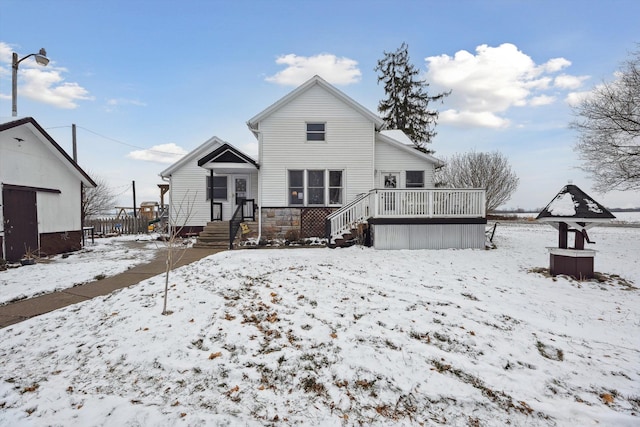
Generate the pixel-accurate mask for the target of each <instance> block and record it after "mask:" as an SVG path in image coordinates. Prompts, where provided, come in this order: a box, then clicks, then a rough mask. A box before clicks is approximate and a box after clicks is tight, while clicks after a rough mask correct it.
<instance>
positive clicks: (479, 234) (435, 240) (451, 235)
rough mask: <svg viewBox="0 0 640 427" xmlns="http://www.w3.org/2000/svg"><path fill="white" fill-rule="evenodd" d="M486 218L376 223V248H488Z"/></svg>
mask: <svg viewBox="0 0 640 427" xmlns="http://www.w3.org/2000/svg"><path fill="white" fill-rule="evenodd" d="M486 223H487V221H486V219H484V218H478V219H475V218H472V219H470V218H465V219H464V220H461V219H457V218H451V219H450V218H445V219H440V220H438V221H435V220H431V221H425V220H421V221H418V220H413V221H407V219H403V220H401V219H397V220H396V221H395V223H392V222H391V221H390V219H389V218H386V219H385V220H384V221H380V220H374V221H372V222H370V223H369V226H370V227H371V236H372V243H373V247H374V248H375V249H484V247H485V226H486Z"/></svg>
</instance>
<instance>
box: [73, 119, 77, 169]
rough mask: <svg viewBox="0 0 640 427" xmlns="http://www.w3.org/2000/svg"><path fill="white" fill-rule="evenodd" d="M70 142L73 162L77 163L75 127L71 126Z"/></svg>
mask: <svg viewBox="0 0 640 427" xmlns="http://www.w3.org/2000/svg"><path fill="white" fill-rule="evenodd" d="M71 141H72V142H73V161H74V162H76V163H78V146H77V145H76V125H75V123H73V124H72V125H71Z"/></svg>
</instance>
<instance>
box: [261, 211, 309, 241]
mask: <svg viewBox="0 0 640 427" xmlns="http://www.w3.org/2000/svg"><path fill="white" fill-rule="evenodd" d="M290 230H294V231H297V232H298V233H300V208H262V236H263V237H264V238H266V239H284V238H285V235H286V234H287V231H290Z"/></svg>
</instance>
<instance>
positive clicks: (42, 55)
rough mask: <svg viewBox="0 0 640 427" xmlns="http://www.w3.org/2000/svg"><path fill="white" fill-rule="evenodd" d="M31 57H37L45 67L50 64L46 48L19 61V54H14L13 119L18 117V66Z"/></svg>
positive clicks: (12, 66) (12, 81) (12, 65)
mask: <svg viewBox="0 0 640 427" xmlns="http://www.w3.org/2000/svg"><path fill="white" fill-rule="evenodd" d="M30 56H35V60H36V62H37V63H38V64H40V65H42V66H43V67H46V66H47V64H48V63H49V58H47V51H46V50H44V48H42V49H40V52H38V53H31V54H29V55H27V56H25V57H24V58H22V59H18V54H17V53H15V52H13V59H12V61H11V68H12V76H11V77H12V79H11V116H13V117H16V116H17V115H18V64H20V63H21V62H22V61H24V60H25V59H27V58H28V57H30Z"/></svg>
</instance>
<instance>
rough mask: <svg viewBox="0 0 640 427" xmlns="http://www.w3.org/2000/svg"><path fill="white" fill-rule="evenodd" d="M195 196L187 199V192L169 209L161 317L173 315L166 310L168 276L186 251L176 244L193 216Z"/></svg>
mask: <svg viewBox="0 0 640 427" xmlns="http://www.w3.org/2000/svg"><path fill="white" fill-rule="evenodd" d="M196 195H197V193H196V194H195V195H194V196H193V198H189V197H188V196H189V191H187V192H186V193H185V195H184V197H183V198H182V200H181V201H180V203H178V204H177V205H175V204H173V203H172V206H171V209H170V211H169V212H170V213H169V221H168V225H167V233H168V235H167V237H166V239H165V240H164V241H165V244H166V247H167V259H166V268H165V275H164V303H163V306H162V314H163V315H169V314H171V313H173V312H172V311H170V310H168V309H167V302H168V299H169V275H170V273H171V270H173V266H174V265H175V264H176V263H177V262H179V261H180V260H181V259H182V257H183V256H184V252H185V250H186V249H187V248H186V246H184V245H182V246H181V247H180V246H179V245H178V242H179V241H180V238H181V235H182V230H183V229H184V227H185V226H186V224H187V222H188V221H189V219H190V218H191V216H192V214H193V206H194V204H195V198H196ZM178 221H179V222H178Z"/></svg>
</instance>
